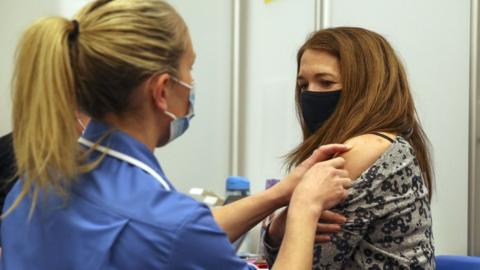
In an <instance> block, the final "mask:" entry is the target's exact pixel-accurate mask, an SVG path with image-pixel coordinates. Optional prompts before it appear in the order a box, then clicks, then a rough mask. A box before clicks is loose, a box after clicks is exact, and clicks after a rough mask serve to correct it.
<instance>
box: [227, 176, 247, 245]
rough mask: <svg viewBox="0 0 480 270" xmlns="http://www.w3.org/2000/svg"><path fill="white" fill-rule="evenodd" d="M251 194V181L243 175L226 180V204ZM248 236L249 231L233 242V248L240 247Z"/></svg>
mask: <svg viewBox="0 0 480 270" xmlns="http://www.w3.org/2000/svg"><path fill="white" fill-rule="evenodd" d="M249 195H250V181H248V179H247V178H245V177H242V176H230V177H228V178H227V180H226V181H225V197H226V198H225V204H229V203H232V202H234V201H238V200H240V199H242V198H245V197H247V196H249ZM246 236H247V233H246V234H244V235H242V236H241V237H240V238H238V240H237V241H235V242H233V243H232V245H233V248H234V249H235V251H238V250H239V249H240V246H241V245H242V243H243V240H244V239H245V237H246Z"/></svg>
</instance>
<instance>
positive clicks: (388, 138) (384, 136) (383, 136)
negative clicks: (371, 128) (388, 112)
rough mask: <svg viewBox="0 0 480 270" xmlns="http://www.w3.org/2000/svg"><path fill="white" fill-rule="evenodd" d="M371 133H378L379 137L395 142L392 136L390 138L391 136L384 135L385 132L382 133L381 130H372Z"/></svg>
mask: <svg viewBox="0 0 480 270" xmlns="http://www.w3.org/2000/svg"><path fill="white" fill-rule="evenodd" d="M371 134H373V135H377V136H379V137H382V138H384V139H385V140H387V141H389V142H391V143H394V142H395V141H394V140H393V139H392V138H390V137H388V136H387V135H384V134H382V133H380V132H372V133H371Z"/></svg>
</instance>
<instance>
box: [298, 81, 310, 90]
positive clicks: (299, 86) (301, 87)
mask: <svg viewBox="0 0 480 270" xmlns="http://www.w3.org/2000/svg"><path fill="white" fill-rule="evenodd" d="M297 84H298V88H299V89H301V90H307V89H308V83H304V82H299V83H297Z"/></svg>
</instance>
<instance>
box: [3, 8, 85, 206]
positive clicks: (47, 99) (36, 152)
mask: <svg viewBox="0 0 480 270" xmlns="http://www.w3.org/2000/svg"><path fill="white" fill-rule="evenodd" d="M74 28H75V25H74V24H72V22H70V21H68V20H66V19H64V18H60V17H49V18H42V19H40V20H38V21H36V22H35V23H34V24H33V25H32V26H31V27H30V28H29V29H28V30H27V31H26V32H25V33H24V35H23V37H22V40H21V41H20V44H19V46H18V51H17V55H16V65H15V72H14V76H13V81H12V87H13V145H14V149H15V157H16V160H17V166H18V169H17V176H18V177H20V178H21V182H22V190H21V192H20V194H19V195H18V197H17V198H16V199H15V201H14V203H13V204H12V205H11V206H10V208H9V209H8V210H7V211H6V213H5V214H4V216H5V215H8V214H9V213H10V212H11V211H12V210H13V209H14V208H15V207H16V206H18V204H19V203H20V202H21V200H22V199H24V198H25V197H26V196H27V194H31V195H32V198H31V199H32V205H31V209H30V215H31V214H32V213H33V210H34V209H35V207H36V203H37V200H38V196H39V193H40V191H42V190H45V191H49V190H53V191H54V192H56V193H57V194H59V195H61V196H65V197H66V196H67V194H68V192H67V188H68V187H69V185H70V183H71V181H73V179H74V176H75V175H76V173H77V171H78V163H77V156H78V144H77V137H78V134H77V132H76V124H75V123H76V114H75V113H76V110H77V104H76V96H75V78H74V73H73V71H72V63H71V57H70V49H69V47H70V44H69V43H70V42H69V37H70V36H71V35H70V34H71V33H72V32H73V31H75V29H74Z"/></svg>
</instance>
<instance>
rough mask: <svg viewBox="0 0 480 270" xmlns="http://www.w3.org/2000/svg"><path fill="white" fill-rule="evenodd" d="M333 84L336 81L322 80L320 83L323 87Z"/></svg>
mask: <svg viewBox="0 0 480 270" xmlns="http://www.w3.org/2000/svg"><path fill="white" fill-rule="evenodd" d="M333 84H334V82H332V81H320V85H321V86H322V87H327V88H328V87H330V86H332V85H333Z"/></svg>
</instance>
